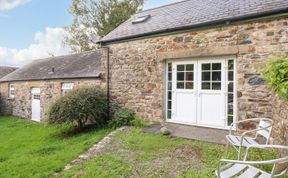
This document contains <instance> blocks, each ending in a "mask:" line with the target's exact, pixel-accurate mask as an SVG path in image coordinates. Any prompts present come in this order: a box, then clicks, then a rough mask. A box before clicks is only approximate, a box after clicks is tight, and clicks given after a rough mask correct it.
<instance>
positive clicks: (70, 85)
mask: <svg viewBox="0 0 288 178" xmlns="http://www.w3.org/2000/svg"><path fill="white" fill-rule="evenodd" d="M73 88H74V83H62V88H61V90H62V95H63V96H64V95H65V94H66V93H68V92H69V91H71V90H73Z"/></svg>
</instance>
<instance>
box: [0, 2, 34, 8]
mask: <svg viewBox="0 0 288 178" xmlns="http://www.w3.org/2000/svg"><path fill="white" fill-rule="evenodd" d="M30 1H31V0H0V10H10V9H13V8H15V7H17V6H20V5H23V4H25V3H28V2H30Z"/></svg>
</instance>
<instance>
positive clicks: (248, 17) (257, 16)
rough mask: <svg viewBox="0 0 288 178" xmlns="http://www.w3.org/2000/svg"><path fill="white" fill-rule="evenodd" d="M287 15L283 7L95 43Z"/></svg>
mask: <svg viewBox="0 0 288 178" xmlns="http://www.w3.org/2000/svg"><path fill="white" fill-rule="evenodd" d="M281 13H283V14H282V15H281ZM287 13H288V7H285V8H283V9H278V10H273V11H267V12H263V13H256V14H250V15H244V16H240V17H234V18H227V19H221V20H216V21H212V22H206V23H201V24H196V25H189V26H184V27H176V28H170V29H164V30H157V31H153V32H147V33H142V34H138V35H131V36H126V37H121V38H115V39H110V40H103V41H101V40H100V41H98V42H97V43H98V44H100V45H101V46H102V45H105V44H108V43H112V42H118V41H124V40H130V39H134V38H142V37H146V36H151V35H159V34H161V33H171V32H179V31H185V30H191V29H193V28H203V27H209V26H214V25H229V24H232V23H237V22H241V21H246V22H249V21H254V20H257V19H262V18H265V19H266V18H269V17H275V15H277V14H279V15H278V16H287V15H288V14H287ZM278 16H277V17H278ZM251 18H253V19H251Z"/></svg>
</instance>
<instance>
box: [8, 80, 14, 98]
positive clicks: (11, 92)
mask: <svg viewBox="0 0 288 178" xmlns="http://www.w3.org/2000/svg"><path fill="white" fill-rule="evenodd" d="M14 97H15V87H14V84H13V83H10V84H9V98H14Z"/></svg>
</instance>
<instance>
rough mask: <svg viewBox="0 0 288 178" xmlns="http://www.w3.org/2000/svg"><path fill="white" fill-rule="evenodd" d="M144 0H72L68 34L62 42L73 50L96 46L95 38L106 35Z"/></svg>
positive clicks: (85, 49)
mask: <svg viewBox="0 0 288 178" xmlns="http://www.w3.org/2000/svg"><path fill="white" fill-rule="evenodd" d="M143 3H144V0H121V1H120V0H73V1H72V5H71V7H70V10H69V12H70V13H71V14H72V15H73V16H74V21H73V23H72V24H71V25H70V26H68V27H66V31H68V33H69V34H70V35H69V36H68V37H67V38H66V39H65V40H64V43H65V44H67V45H69V46H70V47H71V48H72V50H73V51H75V52H83V51H90V50H94V49H96V48H97V46H96V44H95V41H96V40H98V39H97V38H99V37H103V36H105V35H107V34H108V33H109V32H111V31H112V30H114V29H115V28H116V27H117V26H119V25H120V24H121V23H123V22H124V21H126V20H127V19H129V18H130V17H131V15H133V14H135V13H136V12H137V11H138V10H139V9H140V7H141V6H142V5H143Z"/></svg>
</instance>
